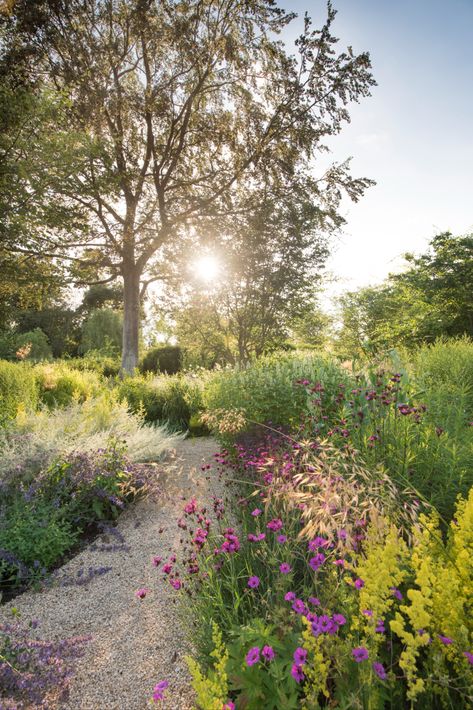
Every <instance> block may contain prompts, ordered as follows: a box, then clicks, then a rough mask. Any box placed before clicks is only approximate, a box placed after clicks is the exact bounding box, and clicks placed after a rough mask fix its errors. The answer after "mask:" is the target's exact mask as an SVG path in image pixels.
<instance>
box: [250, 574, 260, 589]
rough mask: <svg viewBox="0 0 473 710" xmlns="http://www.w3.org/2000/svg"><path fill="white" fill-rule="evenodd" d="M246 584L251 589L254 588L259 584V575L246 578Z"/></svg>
mask: <svg viewBox="0 0 473 710" xmlns="http://www.w3.org/2000/svg"><path fill="white" fill-rule="evenodd" d="M248 586H249V587H251V589H256V587H258V586H259V577H256V576H254V577H250V578H249V580H248Z"/></svg>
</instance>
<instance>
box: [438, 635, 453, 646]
mask: <svg viewBox="0 0 473 710" xmlns="http://www.w3.org/2000/svg"><path fill="white" fill-rule="evenodd" d="M439 639H440V642H441V643H443V645H444V646H450V644H451V643H453V639H451V638H450V637H449V636H442V635H441V634H439Z"/></svg>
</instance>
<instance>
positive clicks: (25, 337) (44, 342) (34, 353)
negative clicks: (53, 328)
mask: <svg viewBox="0 0 473 710" xmlns="http://www.w3.org/2000/svg"><path fill="white" fill-rule="evenodd" d="M15 340H16V350H17V351H18V350H20V349H21V348H24V349H25V351H26V349H27V350H28V352H27V354H26V357H25V359H26V360H32V361H34V362H40V361H41V360H50V359H51V358H52V356H53V353H52V350H51V346H50V344H49V339H48V336H47V335H46V333H43V331H42V330H41V328H35V329H34V330H31V331H29V332H28V333H20V334H19V335H17V336H16V339H15Z"/></svg>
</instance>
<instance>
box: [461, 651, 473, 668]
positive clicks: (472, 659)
mask: <svg viewBox="0 0 473 710" xmlns="http://www.w3.org/2000/svg"><path fill="white" fill-rule="evenodd" d="M463 655H464V656H465V658H466V660H467V661H468V663H470V664H471V665H472V666H473V653H470V651H463Z"/></svg>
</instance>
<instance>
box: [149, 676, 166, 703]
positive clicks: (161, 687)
mask: <svg viewBox="0 0 473 710" xmlns="http://www.w3.org/2000/svg"><path fill="white" fill-rule="evenodd" d="M168 686H169V682H168V681H167V680H162V681H160V682H159V683H158V684H157V685H155V686H154V691H153V700H154V701H155V702H158V700H162V699H163V697H164V691H165V690H166V688H167V687H168Z"/></svg>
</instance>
